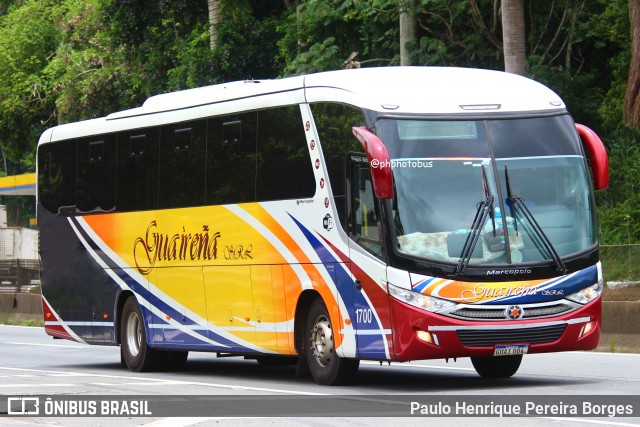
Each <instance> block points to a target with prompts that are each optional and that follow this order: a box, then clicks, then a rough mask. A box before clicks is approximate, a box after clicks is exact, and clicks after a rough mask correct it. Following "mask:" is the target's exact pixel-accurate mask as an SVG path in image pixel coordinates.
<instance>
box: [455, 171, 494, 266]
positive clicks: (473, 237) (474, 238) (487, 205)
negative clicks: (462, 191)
mask: <svg viewBox="0 0 640 427" xmlns="http://www.w3.org/2000/svg"><path fill="white" fill-rule="evenodd" d="M482 187H483V189H484V194H485V198H484V199H482V200H481V201H480V203H478V209H477V210H476V216H475V217H474V218H473V223H471V229H470V230H469V234H467V238H466V240H465V241H464V246H462V253H461V254H460V262H458V265H457V267H456V271H455V273H454V274H456V275H458V274H462V273H463V272H464V270H465V269H466V268H467V265H469V261H470V260H471V256H472V254H473V250H474V249H475V248H476V244H477V243H478V239H479V238H480V234H481V231H482V226H483V225H484V223H485V221H486V220H487V216H489V213H492V212H493V196H492V195H491V194H490V193H491V190H490V189H489V183H488V181H487V174H486V172H485V169H484V166H482ZM491 219H492V221H493V232H494V234H495V229H496V224H495V219H494V217H493V215H492V216H491Z"/></svg>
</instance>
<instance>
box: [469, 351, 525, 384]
mask: <svg viewBox="0 0 640 427" xmlns="http://www.w3.org/2000/svg"><path fill="white" fill-rule="evenodd" d="M520 362H522V355H521V354H518V355H514V356H499V357H492V356H489V357H472V358H471V363H472V364H473V367H474V368H475V369H476V372H477V373H478V374H480V376H481V377H482V378H509V377H511V376H513V375H514V374H515V373H516V372H517V371H518V368H519V367H520Z"/></svg>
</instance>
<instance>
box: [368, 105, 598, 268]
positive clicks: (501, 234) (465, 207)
mask: <svg viewBox="0 0 640 427" xmlns="http://www.w3.org/2000/svg"><path fill="white" fill-rule="evenodd" d="M573 126H574V125H573V122H572V120H571V118H570V117H569V116H566V115H565V116H557V117H544V118H529V119H502V120H475V121H443V120H439V121H433V120H416V119H411V120H396V119H394V120H391V119H383V120H380V121H379V122H378V133H379V136H380V137H381V139H382V140H383V141H384V142H385V145H386V146H387V149H388V151H389V155H390V157H391V159H392V170H393V177H394V185H395V198H394V199H393V202H392V206H393V216H392V219H393V234H394V236H395V240H396V244H397V249H398V251H399V252H401V253H405V254H407V255H410V256H412V257H419V258H426V259H429V260H434V261H444V262H451V263H458V262H460V261H461V259H462V258H463V256H462V254H463V253H465V254H466V256H465V258H468V259H466V260H465V262H468V264H469V265H473V264H492V265H495V264H508V263H519V262H539V261H547V260H552V259H554V254H553V253H554V252H555V253H556V254H557V256H559V257H564V256H567V255H570V254H573V253H576V252H580V251H583V250H585V249H588V248H590V247H592V246H593V245H594V244H595V243H596V242H595V239H596V233H595V230H594V222H593V201H592V197H591V193H590V190H589V186H588V175H587V172H586V169H585V162H584V158H583V157H582V154H581V150H580V145H579V144H580V143H579V140H578V137H577V135H576V131H575V128H574V127H573ZM473 231H475V232H477V234H478V238H477V239H473V238H471V237H470V236H473V235H474V233H473ZM547 243H549V244H547ZM557 256H556V258H557Z"/></svg>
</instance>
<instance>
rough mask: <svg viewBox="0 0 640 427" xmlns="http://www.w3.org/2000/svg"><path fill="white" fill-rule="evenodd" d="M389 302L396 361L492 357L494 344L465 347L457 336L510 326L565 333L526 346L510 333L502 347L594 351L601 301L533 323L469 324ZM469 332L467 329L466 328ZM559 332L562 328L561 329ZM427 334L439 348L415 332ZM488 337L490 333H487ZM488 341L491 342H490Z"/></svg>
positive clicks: (521, 339)
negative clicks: (587, 327)
mask: <svg viewBox="0 0 640 427" xmlns="http://www.w3.org/2000/svg"><path fill="white" fill-rule="evenodd" d="M389 299H390V306H391V317H392V324H393V348H394V353H395V357H396V359H395V360H398V361H408V360H421V359H442V358H453V357H471V356H491V355H493V351H494V345H493V344H482V345H481V346H476V345H473V346H469V345H464V344H463V342H462V341H461V339H460V336H459V335H458V333H459V332H460V331H464V333H466V334H467V335H471V336H473V335H474V334H476V335H480V334H484V333H488V331H492V330H493V331H495V328H496V327H498V329H501V330H502V328H500V326H504V329H508V328H509V327H512V326H516V325H517V326H525V325H526V326H527V327H531V328H536V327H551V328H554V327H555V328H557V327H558V325H562V324H564V323H566V328H565V329H564V332H562V333H561V334H560V335H559V338H557V339H555V340H553V341H552V342H546V343H541V344H533V343H530V342H527V339H526V338H519V337H518V335H522V336H523V337H524V336H526V333H523V334H519V332H517V331H518V329H513V330H510V331H509V333H510V336H512V337H515V338H513V341H510V342H508V343H503V344H529V350H528V353H550V352H556V351H570V350H591V349H594V348H596V347H597V345H598V341H599V339H600V320H601V312H602V301H601V299H600V298H598V299H597V300H595V301H592V302H591V303H589V304H587V305H585V306H584V307H582V308H580V309H579V310H576V311H573V312H571V313H569V314H566V315H563V316H557V317H549V318H544V319H536V320H520V321H496V322H486V321H478V322H469V321H464V320H458V319H453V318H450V317H444V316H440V315H437V314H433V313H430V312H427V311H424V310H420V309H417V308H415V307H412V306H409V305H407V304H404V303H401V302H399V301H397V300H395V299H393V298H389ZM589 321H590V322H593V326H594V327H593V329H592V330H591V331H590V332H589V333H587V334H584V336H582V337H580V332H581V330H582V328H583V327H584V326H585V324H586V323H587V322H589ZM470 327H471V328H472V329H469V328H470ZM560 328H561V326H560ZM420 330H422V331H429V332H431V333H432V334H435V335H436V338H437V342H438V344H435V343H434V344H431V343H426V342H424V341H422V340H420V339H418V337H417V336H416V332H417V331H420ZM489 333H490V332H489ZM489 340H490V338H489Z"/></svg>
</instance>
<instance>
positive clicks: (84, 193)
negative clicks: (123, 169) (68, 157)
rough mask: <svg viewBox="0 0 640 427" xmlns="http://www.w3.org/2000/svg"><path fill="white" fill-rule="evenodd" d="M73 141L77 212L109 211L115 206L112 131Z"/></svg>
mask: <svg viewBox="0 0 640 427" xmlns="http://www.w3.org/2000/svg"><path fill="white" fill-rule="evenodd" d="M76 144H77V147H76V150H77V151H76V164H77V168H78V169H77V181H76V203H77V205H76V209H77V211H78V212H79V213H90V212H110V211H113V210H114V209H115V207H116V136H115V134H106V135H98V136H93V137H87V138H80V139H78V140H77V143H76Z"/></svg>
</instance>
